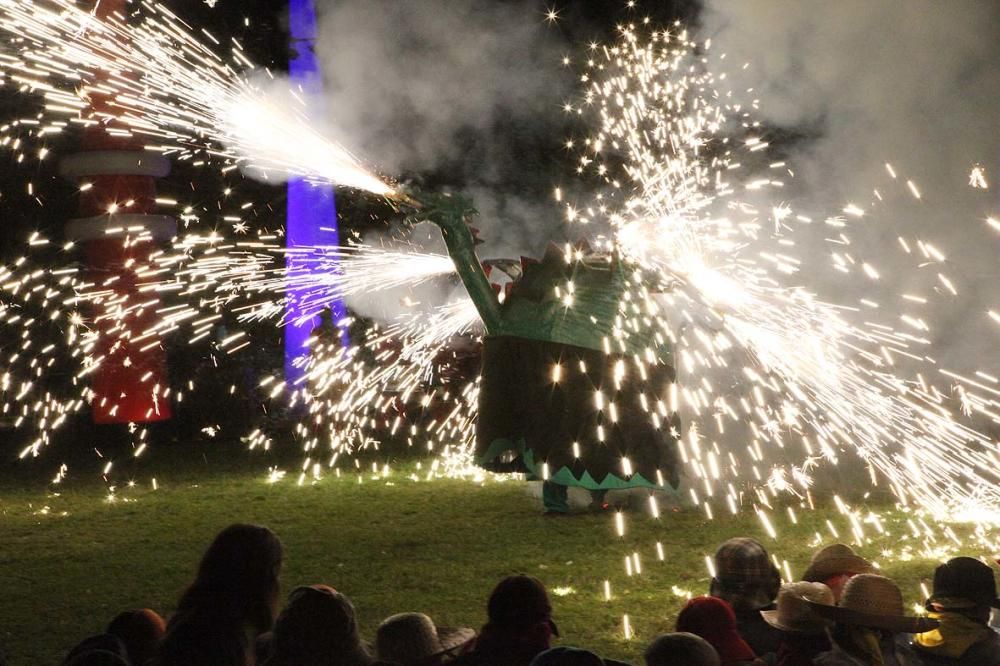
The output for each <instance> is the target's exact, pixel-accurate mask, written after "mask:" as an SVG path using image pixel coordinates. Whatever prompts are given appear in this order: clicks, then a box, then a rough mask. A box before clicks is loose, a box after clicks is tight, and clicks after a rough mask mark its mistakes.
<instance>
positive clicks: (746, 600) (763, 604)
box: [709, 537, 781, 655]
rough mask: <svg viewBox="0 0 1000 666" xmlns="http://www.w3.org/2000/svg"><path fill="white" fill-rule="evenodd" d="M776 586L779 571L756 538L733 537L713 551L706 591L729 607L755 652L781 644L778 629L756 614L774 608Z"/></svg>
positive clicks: (776, 593)
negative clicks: (712, 568) (710, 578)
mask: <svg viewBox="0 0 1000 666" xmlns="http://www.w3.org/2000/svg"><path fill="white" fill-rule="evenodd" d="M780 587H781V574H779V573H778V569H777V567H775V566H774V563H773V562H771V558H770V556H769V555H768V554H767V550H765V549H764V546H762V545H761V544H760V542H759V541H757V540H756V539H751V538H750V537H734V538H732V539H729V540H728V541H726V542H724V543H723V544H722V545H721V546H719V548H718V550H716V551H715V576H714V577H713V578H712V582H711V584H710V586H709V594H710V595H712V596H713V597H718V598H720V599H724V600H726V601H727V602H728V603H729V605H730V606H732V607H733V612H735V613H736V627H737V630H738V631H739V632H740V636H742V637H743V640H745V641H746V642H747V643H749V644H750V647H751V648H753V651H754V652H755V653H757V654H759V655H763V654H770V653H773V652H777V651H778V647H779V646H780V645H781V633H780V632H779V631H778V630H777V629H775V628H774V627H772V626H771V625H769V624H768V623H766V622H764V620H763V618H761V616H760V611H762V610H773V609H774V598H775V597H776V596H778V588H780Z"/></svg>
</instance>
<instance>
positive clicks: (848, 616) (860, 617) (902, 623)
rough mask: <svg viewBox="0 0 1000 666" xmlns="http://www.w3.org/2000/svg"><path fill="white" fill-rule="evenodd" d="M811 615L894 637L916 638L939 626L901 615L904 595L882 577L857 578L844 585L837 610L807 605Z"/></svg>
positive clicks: (931, 622)
mask: <svg viewBox="0 0 1000 666" xmlns="http://www.w3.org/2000/svg"><path fill="white" fill-rule="evenodd" d="M806 603H807V604H809V607H810V608H811V609H812V610H813V612H814V613H816V614H817V615H819V616H821V617H825V618H827V619H829V620H833V621H834V622H837V623H839V624H855V625H858V626H861V627H871V628H873V629H884V630H886V631H890V632H892V633H896V634H916V633H921V632H924V631H930V630H931V629H934V628H936V627H937V626H938V624H939V623H938V621H937V620H932V619H930V618H926V617H913V616H908V615H903V595H902V593H900V591H899V587H897V585H896V584H895V583H893V582H892V581H891V580H889V579H888V578H886V577H884V576H876V575H875V574H858V575H857V576H855V577H854V578H852V579H851V580H849V581H847V585H845V586H844V592H843V594H841V596H840V605H839V606H828V605H826V604H821V603H816V602H814V601H806Z"/></svg>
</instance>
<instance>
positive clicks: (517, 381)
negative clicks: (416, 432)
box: [476, 336, 680, 489]
mask: <svg viewBox="0 0 1000 666" xmlns="http://www.w3.org/2000/svg"><path fill="white" fill-rule="evenodd" d="M556 366H558V367H559V370H558V371H557V370H555V368H556ZM644 370H645V377H643V373H642V372H641V371H640V369H639V364H638V363H637V362H636V360H635V359H634V358H632V357H631V356H630V355H626V354H605V353H604V352H602V351H599V350H593V349H587V348H584V347H575V346H571V345H565V344H560V343H556V342H547V341H541V340H532V339H527V338H518V337H506V336H499V337H487V338H486V339H485V341H484V343H483V367H482V384H481V390H480V395H479V421H478V424H477V429H476V462H477V464H479V465H480V466H482V467H484V468H486V469H489V470H492V471H501V472H503V471H507V472H509V471H520V472H526V473H528V474H531V475H533V476H535V477H537V478H548V479H549V480H551V481H554V482H555V483H559V484H561V485H567V486H581V487H584V488H588V489H613V488H629V487H651V488H656V487H663V486H665V485H668V484H669V485H671V486H674V487H676V486H677V482H678V476H679V474H680V461H679V456H678V452H677V441H676V437H677V436H679V432H680V422H679V419H678V418H677V415H676V414H670V413H668V412H667V411H666V406H667V405H669V402H668V392H669V390H670V385H671V384H672V383H673V381H674V377H675V372H674V369H673V368H672V367H670V366H669V365H665V364H662V363H656V364H650V363H647V364H645V366H644ZM598 392H600V393H599V394H598ZM643 397H644V398H643ZM574 444H575V446H574Z"/></svg>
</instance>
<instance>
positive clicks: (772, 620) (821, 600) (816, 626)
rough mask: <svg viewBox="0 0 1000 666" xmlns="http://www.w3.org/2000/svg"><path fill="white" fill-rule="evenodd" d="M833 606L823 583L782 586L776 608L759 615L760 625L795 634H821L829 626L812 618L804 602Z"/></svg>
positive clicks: (818, 619)
mask: <svg viewBox="0 0 1000 666" xmlns="http://www.w3.org/2000/svg"><path fill="white" fill-rule="evenodd" d="M809 601H812V602H813V603H817V604H823V605H825V606H833V605H835V604H836V601H835V600H834V598H833V591H832V590H831V589H830V588H828V587H827V586H826V585H824V584H823V583H810V582H798V583H788V584H786V585H782V586H781V589H780V590H779V591H778V601H777V608H776V609H775V610H764V611H760V614H761V617H763V618H764V621H765V622H767V623H768V624H769V625H771V626H772V627H774V628H775V629H780V630H782V631H790V632H793V633H796V634H822V633H823V632H824V631H826V629H827V628H828V627H829V626H830V625H831V624H833V623H832V622H831V621H830V620H828V619H826V618H824V617H820V616H819V615H816V614H815V613H814V612H813V610H812V608H811V607H810V606H809V604H808V603H807V602H809Z"/></svg>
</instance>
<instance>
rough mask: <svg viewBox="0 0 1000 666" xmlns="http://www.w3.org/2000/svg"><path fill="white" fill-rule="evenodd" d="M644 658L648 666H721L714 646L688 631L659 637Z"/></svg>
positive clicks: (647, 650)
mask: <svg viewBox="0 0 1000 666" xmlns="http://www.w3.org/2000/svg"><path fill="white" fill-rule="evenodd" d="M643 657H644V658H645V661H646V666H719V653H718V652H716V651H715V648H714V647H712V644H711V643H709V642H708V641H706V640H705V639H704V638H702V637H701V636H698V635H696V634H692V633H689V632H686V631H677V632H674V633H669V634H662V635H661V636H658V637H657V638H656V640H654V641H653V642H652V643H650V644H649V647H647V648H646V651H645V652H644V653H643Z"/></svg>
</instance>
